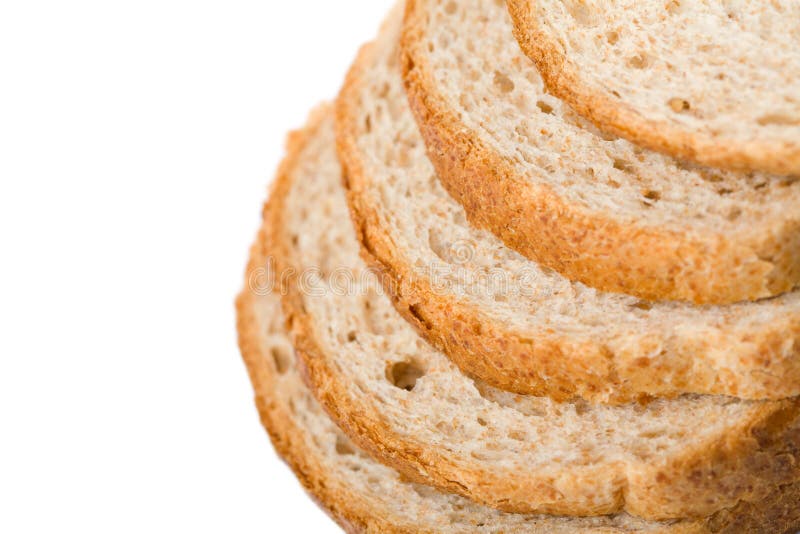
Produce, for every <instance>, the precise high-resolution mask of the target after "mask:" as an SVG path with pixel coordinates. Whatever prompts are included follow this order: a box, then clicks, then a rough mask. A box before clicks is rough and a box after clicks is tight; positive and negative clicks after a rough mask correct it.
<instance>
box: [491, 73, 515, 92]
mask: <svg viewBox="0 0 800 534" xmlns="http://www.w3.org/2000/svg"><path fill="white" fill-rule="evenodd" d="M494 85H495V86H496V87H497V88H498V89H500V92H502V93H510V92H511V91H513V90H514V82H512V81H511V78H509V77H508V76H506V75H505V74H503V73H502V72H499V71H495V73H494Z"/></svg>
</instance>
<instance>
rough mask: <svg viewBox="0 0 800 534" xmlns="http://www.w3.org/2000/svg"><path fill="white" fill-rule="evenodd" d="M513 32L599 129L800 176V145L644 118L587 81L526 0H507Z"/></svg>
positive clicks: (685, 153) (684, 154) (556, 89)
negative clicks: (739, 138) (724, 136)
mask: <svg viewBox="0 0 800 534" xmlns="http://www.w3.org/2000/svg"><path fill="white" fill-rule="evenodd" d="M508 8H509V12H510V13H511V18H512V19H513V20H514V35H515V36H516V38H517V40H518V41H519V44H520V46H521V47H522V50H523V51H524V52H525V54H526V55H527V56H528V57H530V58H531V59H532V60H533V61H534V62H535V63H536V66H537V67H538V69H539V72H540V73H541V75H542V78H544V81H545V83H546V84H547V87H548V89H549V90H550V91H551V92H552V93H553V94H554V95H555V96H557V97H559V98H561V99H562V100H565V101H566V102H567V103H569V105H570V106H572V107H573V108H574V109H575V111H577V112H578V113H579V114H581V115H583V116H584V117H586V118H587V119H589V120H591V121H592V122H593V123H594V124H595V125H597V127H598V128H600V129H602V130H604V131H606V132H609V133H612V134H614V135H617V136H619V137H623V138H625V139H628V140H629V141H631V142H632V143H636V144H638V145H640V146H643V147H646V148H649V149H651V150H655V151H658V152H663V153H665V154H668V155H670V156H672V157H674V158H678V159H683V160H688V161H694V162H696V163H698V164H700V165H706V166H709V167H718V168H724V169H730V170H735V171H736V170H738V171H756V172H757V171H762V172H767V173H771V174H776V175H779V176H789V175H800V147H798V146H794V147H792V146H776V145H774V144H771V143H765V142H760V141H758V140H753V141H748V142H741V141H732V140H730V139H720V138H715V137H713V136H711V135H709V134H705V133H702V132H692V131H687V130H686V129H683V128H680V127H678V126H676V125H674V124H673V123H671V122H668V121H656V120H653V119H647V118H645V117H643V116H642V115H640V114H639V113H636V111H635V110H634V109H632V108H631V107H630V106H629V105H627V104H626V103H625V102H624V101H622V100H620V99H616V98H614V96H613V95H612V94H610V93H609V92H608V91H603V90H598V89H597V88H595V87H591V86H590V85H589V84H587V83H586V81H585V80H584V78H583V77H582V76H580V75H579V72H578V71H577V69H576V68H575V66H574V65H573V64H572V63H570V61H569V59H568V58H567V57H565V56H564V54H563V53H562V48H561V47H560V46H559V45H558V44H557V43H556V42H555V41H554V40H553V39H552V38H551V37H550V36H549V35H548V34H547V32H544V31H541V30H540V28H539V25H538V24H537V21H536V17H535V15H534V14H533V13H532V12H531V10H530V3H529V2H528V0H509V1H508Z"/></svg>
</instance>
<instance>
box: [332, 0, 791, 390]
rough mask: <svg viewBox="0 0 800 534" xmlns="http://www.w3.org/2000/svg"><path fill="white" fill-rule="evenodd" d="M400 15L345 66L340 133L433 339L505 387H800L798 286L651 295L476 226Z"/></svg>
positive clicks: (405, 291) (374, 225)
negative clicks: (543, 262) (688, 299)
mask: <svg viewBox="0 0 800 534" xmlns="http://www.w3.org/2000/svg"><path fill="white" fill-rule="evenodd" d="M484 12H487V11H484ZM487 13H488V12H487ZM395 22H396V24H394V25H391V24H390V25H389V26H388V27H387V28H386V30H385V31H384V32H383V33H382V34H381V36H380V37H379V39H378V41H377V42H376V44H375V45H374V46H373V47H371V48H369V49H367V50H365V51H364V52H363V53H362V54H361V55H360V57H359V58H358V60H357V61H356V64H355V65H354V67H353V69H352V70H351V72H350V74H349V76H348V79H347V83H346V85H345V88H344V89H343V91H342V93H341V95H340V98H339V102H338V106H337V115H338V120H337V126H338V130H339V135H338V143H339V149H340V150H339V152H340V155H341V156H342V162H343V165H344V166H345V170H346V173H347V177H348V181H347V187H348V189H349V195H348V196H349V201H350V207H351V211H352V213H353V216H354V218H355V220H356V223H357V225H358V232H359V238H360V239H361V241H362V244H363V248H364V250H365V252H366V253H367V254H368V259H369V261H370V262H371V263H373V264H374V265H375V266H378V267H380V268H382V269H384V270H385V274H386V276H383V277H382V280H384V281H388V282H389V283H388V284H387V289H388V290H389V292H390V293H391V294H392V296H393V297H394V300H395V303H396V305H397V308H398V310H400V312H401V313H403V314H404V316H406V317H407V318H408V320H409V321H411V322H412V323H413V324H415V325H416V326H417V327H418V328H419V331H420V332H421V333H422V334H423V335H424V336H425V337H426V338H427V339H428V340H430V341H431V342H433V343H434V344H435V345H436V346H438V347H439V348H440V349H441V350H443V351H444V352H445V353H446V354H448V355H449V356H450V357H451V358H452V359H453V361H455V362H456V363H457V364H458V365H459V366H460V367H461V368H462V369H463V370H464V371H466V372H467V373H469V374H471V375H473V376H477V377H480V378H481V379H483V380H485V381H487V382H489V383H491V384H493V385H495V386H497V387H499V388H501V389H505V390H510V391H514V392H517V393H533V394H544V395H548V396H551V397H553V398H556V399H560V400H564V399H569V398H573V397H575V396H580V397H583V398H586V399H589V400H591V401H597V402H608V403H613V402H617V403H619V402H626V401H629V400H633V399H637V398H639V397H640V396H643V395H651V396H675V395H677V394H680V393H686V392H689V393H716V394H725V395H732V396H737V397H741V398H750V399H767V398H769V399H778V398H785V397H792V396H795V395H798V394H800V292H797V291H795V292H792V293H788V294H785V295H783V296H781V297H776V298H773V299H769V300H763V301H759V302H756V303H740V304H733V305H728V306H705V307H696V306H692V305H688V304H682V303H669V302H662V303H650V302H643V301H641V300H639V299H637V298H634V297H630V296H627V295H622V294H618V293H604V292H599V291H596V290H593V289H591V288H588V287H586V286H584V285H582V284H580V283H575V282H571V281H570V280H568V279H566V278H564V277H563V276H561V275H559V274H558V273H556V272H553V271H550V270H548V269H544V268H542V267H540V266H539V265H538V264H537V263H536V262H533V261H530V260H526V259H525V258H523V257H521V256H520V255H519V254H517V253H515V252H513V251H512V250H510V249H508V248H506V247H505V246H503V244H502V243H501V242H500V240H499V239H497V238H496V237H495V236H494V235H493V234H492V233H490V232H487V231H482V230H478V229H475V228H474V227H472V226H470V225H469V224H468V223H467V219H466V217H465V213H464V209H463V208H462V206H461V205H460V204H459V203H458V202H456V201H455V200H453V199H452V198H451V197H450V196H449V195H448V194H447V192H446V191H445V190H444V189H443V188H442V186H441V184H440V182H439V180H437V179H436V174H435V172H434V170H433V167H432V166H431V164H430V162H429V161H428V159H427V158H426V157H425V145H424V143H423V141H422V138H421V136H420V134H419V131H418V129H417V127H416V124H415V122H414V118H413V116H412V113H411V111H410V110H409V106H408V102H407V100H406V97H405V93H404V90H403V84H402V80H401V74H400V64H399V61H398V58H397V35H398V33H399V31H400V30H399V25H400V22H399V21H395Z"/></svg>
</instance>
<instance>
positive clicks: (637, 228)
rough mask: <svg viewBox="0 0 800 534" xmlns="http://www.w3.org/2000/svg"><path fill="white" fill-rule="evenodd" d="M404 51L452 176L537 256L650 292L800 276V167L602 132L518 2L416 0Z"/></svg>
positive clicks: (728, 293)
mask: <svg viewBox="0 0 800 534" xmlns="http://www.w3.org/2000/svg"><path fill="white" fill-rule="evenodd" d="M403 53H404V61H403V64H404V66H405V71H406V72H405V80H406V84H407V88H408V92H409V96H410V100H411V104H412V110H413V111H414V113H415V115H416V118H417V122H418V123H419V126H420V128H421V131H422V134H423V137H424V138H425V141H426V143H427V145H428V153H429V155H430V158H431V160H432V162H433V163H434V165H435V167H436V170H437V172H438V175H439V177H440V179H441V180H442V183H443V184H444V186H445V187H446V188H447V190H448V191H449V192H450V193H451V194H452V195H453V196H454V197H455V198H456V199H457V200H458V201H459V202H460V203H461V204H462V205H463V206H464V208H465V210H466V212H467V215H468V216H469V218H470V221H472V222H473V223H475V224H477V225H478V226H480V227H483V228H487V229H490V230H491V231H492V232H494V233H495V234H496V235H498V236H499V237H500V238H501V239H502V240H503V241H504V242H505V243H506V244H507V245H508V246H509V247H511V248H513V249H515V250H517V251H518V252H520V253H521V254H523V255H524V256H527V257H529V258H531V259H533V260H535V261H538V262H539V263H541V264H543V265H545V266H547V267H550V268H552V269H555V270H556V271H558V272H560V273H561V274H563V275H564V276H565V277H567V278H569V279H571V280H577V281H580V282H583V283H585V284H587V285H589V286H592V287H595V288H597V289H601V290H605V291H618V292H623V293H628V294H631V295H636V296H638V297H641V298H645V299H649V300H662V299H667V300H683V301H691V302H694V303H718V304H721V303H731V302H737V301H741V300H754V299H758V298H763V297H769V296H772V295H776V294H779V293H782V292H785V291H788V290H791V289H792V288H793V287H794V286H796V285H797V284H798V281H800V181H792V180H787V179H785V178H779V177H775V176H769V175H764V174H745V173H735V172H725V171H717V170H713V169H709V168H702V167H695V166H690V165H686V164H683V163H680V162H678V161H676V160H673V159H671V158H669V157H667V156H662V155H661V154H658V153H655V152H650V151H647V150H642V149H640V148H639V147H637V146H635V145H632V144H630V143H628V142H626V141H624V140H621V139H618V138H614V137H610V136H603V135H602V134H600V133H599V132H598V131H597V130H596V129H595V128H594V127H592V126H591V124H589V123H588V122H587V121H585V120H584V119H582V118H580V117H579V116H577V115H576V114H575V113H574V112H573V111H572V110H571V109H570V108H569V107H567V106H566V105H565V104H563V103H562V102H561V101H560V100H558V99H556V98H554V97H552V96H550V95H549V94H547V93H546V92H545V90H544V86H543V84H542V81H541V78H540V77H539V76H538V73H537V72H536V70H535V68H534V66H533V64H532V63H531V62H530V60H528V58H527V57H525V55H524V54H523V53H522V52H521V51H520V49H519V46H518V45H517V43H516V41H515V40H514V39H513V37H512V24H511V20H510V17H509V16H508V11H507V10H506V8H505V6H504V4H502V3H499V2H496V1H495V0H460V1H458V2H438V1H435V0H414V1H411V2H409V3H408V10H407V16H406V28H405V32H404V38H403Z"/></svg>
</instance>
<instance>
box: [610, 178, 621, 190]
mask: <svg viewBox="0 0 800 534" xmlns="http://www.w3.org/2000/svg"><path fill="white" fill-rule="evenodd" d="M607 183H608V185H609V186H611V187H613V188H614V189H619V187H620V185H621V184H620V183H619V182H618V181H616V180H609V181H608V182H607Z"/></svg>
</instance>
